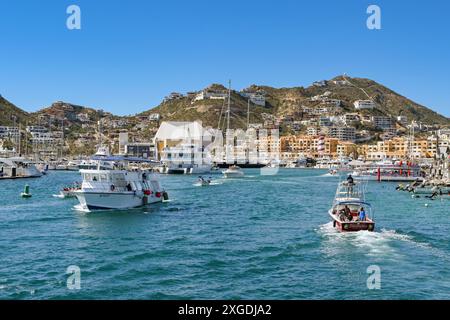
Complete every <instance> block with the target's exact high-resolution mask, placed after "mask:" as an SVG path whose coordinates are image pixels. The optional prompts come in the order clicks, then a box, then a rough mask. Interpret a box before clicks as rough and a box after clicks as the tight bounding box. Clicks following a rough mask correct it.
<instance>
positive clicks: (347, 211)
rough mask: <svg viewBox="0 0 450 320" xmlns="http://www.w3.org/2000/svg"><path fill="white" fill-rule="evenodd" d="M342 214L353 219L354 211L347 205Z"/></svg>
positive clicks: (349, 219)
mask: <svg viewBox="0 0 450 320" xmlns="http://www.w3.org/2000/svg"><path fill="white" fill-rule="evenodd" d="M342 215H344V217H345V219H346V220H348V221H352V220H353V216H352V213H351V211H350V208H349V207H348V206H347V205H345V207H344V209H342Z"/></svg>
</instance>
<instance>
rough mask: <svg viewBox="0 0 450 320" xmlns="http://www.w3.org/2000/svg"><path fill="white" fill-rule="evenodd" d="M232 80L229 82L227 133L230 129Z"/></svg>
mask: <svg viewBox="0 0 450 320" xmlns="http://www.w3.org/2000/svg"><path fill="white" fill-rule="evenodd" d="M230 105H231V80H228V110H227V131H228V130H229V129H230Z"/></svg>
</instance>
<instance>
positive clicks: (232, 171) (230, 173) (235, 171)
mask: <svg viewBox="0 0 450 320" xmlns="http://www.w3.org/2000/svg"><path fill="white" fill-rule="evenodd" d="M222 173H223V175H224V176H225V178H240V177H243V176H244V171H242V169H241V168H240V167H238V166H230V167H229V168H228V169H227V170H225V171H222Z"/></svg>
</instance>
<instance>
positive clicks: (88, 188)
mask: <svg viewBox="0 0 450 320" xmlns="http://www.w3.org/2000/svg"><path fill="white" fill-rule="evenodd" d="M93 160H100V159H99V158H95V157H94V158H93ZM101 160H102V161H112V162H116V163H119V162H120V163H121V165H122V167H123V168H121V169H119V168H118V169H108V170H104V169H101V168H100V163H99V168H98V169H95V170H92V169H82V170H80V173H81V176H82V179H83V182H82V184H81V189H79V190H76V191H74V194H75V196H76V197H77V198H78V201H79V202H80V205H79V206H78V207H77V208H78V209H81V210H83V211H91V210H98V209H128V208H135V207H140V206H144V205H147V204H153V203H158V202H162V201H163V200H167V199H168V195H167V192H165V190H164V189H163V188H162V187H161V185H160V183H159V178H158V175H157V174H155V173H153V172H152V171H150V170H136V169H134V170H128V169H126V168H127V166H128V162H133V163H137V162H149V160H143V159H137V158H127V157H107V158H102V159H101Z"/></svg>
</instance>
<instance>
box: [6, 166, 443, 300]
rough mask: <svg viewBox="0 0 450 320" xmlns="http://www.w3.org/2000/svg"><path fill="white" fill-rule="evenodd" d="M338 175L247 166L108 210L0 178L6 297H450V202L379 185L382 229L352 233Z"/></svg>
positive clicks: (168, 181)
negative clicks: (158, 199) (335, 207)
mask: <svg viewBox="0 0 450 320" xmlns="http://www.w3.org/2000/svg"><path fill="white" fill-rule="evenodd" d="M325 173H326V171H324V170H308V169H280V171H279V172H278V174H276V175H273V176H272V175H260V170H258V169H248V170H245V174H246V175H245V177H244V178H241V179H239V178H236V179H222V178H221V176H220V175H213V176H212V177H213V179H214V183H213V184H212V185H210V186H206V187H205V186H204V187H200V186H196V185H195V183H196V179H197V177H196V176H167V175H165V176H161V183H162V185H163V186H164V188H165V189H166V190H167V191H168V193H169V197H170V201H169V202H165V203H162V204H158V205H155V206H151V207H144V208H138V209H133V210H123V211H102V212H95V213H83V212H78V211H76V210H74V205H76V204H77V200H76V199H58V198H55V197H53V196H52V195H53V194H57V193H58V192H59V189H61V188H62V187H63V186H66V185H70V184H71V183H72V182H74V181H80V176H79V174H78V173H76V172H50V173H49V174H48V175H46V176H44V177H42V178H38V179H25V180H20V179H19V180H7V181H6V180H5V181H0V194H1V206H0V298H1V299H337V300H341V299H450V219H449V217H450V210H449V208H450V200H449V199H437V200H434V201H432V200H429V199H425V198H423V197H422V198H419V199H412V198H411V194H409V193H407V192H399V191H395V187H396V184H393V183H377V182H371V183H369V184H368V186H367V194H366V200H367V201H368V202H370V203H371V204H372V206H373V208H374V210H375V221H376V228H375V231H376V232H373V233H369V232H358V233H352V234H342V233H338V232H336V231H335V230H334V229H333V227H332V225H331V223H330V218H329V216H328V213H327V211H328V209H329V208H330V206H331V204H332V201H333V198H334V194H335V190H336V187H337V184H338V181H339V178H337V177H329V176H326V175H325ZM25 184H28V185H29V186H30V192H31V194H32V197H31V198H21V197H20V193H21V192H22V191H23V188H24V185H25ZM70 266H76V267H77V268H79V270H80V279H81V282H80V288H79V289H77V288H72V287H70V286H68V285H67V280H68V279H69V277H70V276H71V274H70V273H66V272H67V270H68V267H70ZM374 266H375V267H374ZM373 268H375V269H377V268H378V269H377V270H379V271H380V273H379V280H380V281H379V286H378V287H376V288H373V287H370V286H368V283H367V281H368V278H369V277H370V276H371V274H370V273H368V271H369V272H370V270H374V269H373ZM69 269H70V268H69Z"/></svg>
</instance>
